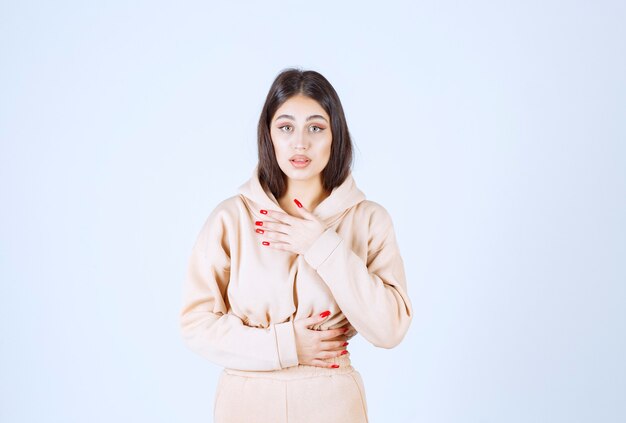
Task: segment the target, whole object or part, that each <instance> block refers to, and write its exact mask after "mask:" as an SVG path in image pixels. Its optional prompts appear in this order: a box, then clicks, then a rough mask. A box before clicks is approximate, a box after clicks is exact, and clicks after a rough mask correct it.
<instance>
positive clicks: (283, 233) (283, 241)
mask: <svg viewBox="0 0 626 423" xmlns="http://www.w3.org/2000/svg"><path fill="white" fill-rule="evenodd" d="M294 201H295V203H296V204H297V205H298V212H299V213H300V214H301V215H302V217H301V218H300V217H296V216H291V215H289V214H287V213H283V212H279V211H275V210H266V211H265V210H264V211H261V213H264V214H266V215H267V216H268V217H271V218H272V219H274V220H276V222H274V221H267V220H262V221H257V222H256V225H257V229H256V232H257V233H258V234H259V236H260V238H262V242H263V245H264V246H267V247H268V248H275V249H278V250H285V251H290V252H292V253H295V254H304V253H305V252H306V251H307V250H308V249H309V247H310V246H311V245H312V244H313V243H314V242H315V241H316V240H317V239H318V238H319V237H320V235H322V234H323V233H324V231H326V226H325V225H324V222H323V221H322V220H320V219H319V218H318V217H317V216H315V215H314V214H313V213H311V212H310V211H308V210H307V209H306V208H305V207H304V206H302V207H300V206H301V204H300V203H299V202H298V201H297V200H294ZM259 223H260V224H259Z"/></svg>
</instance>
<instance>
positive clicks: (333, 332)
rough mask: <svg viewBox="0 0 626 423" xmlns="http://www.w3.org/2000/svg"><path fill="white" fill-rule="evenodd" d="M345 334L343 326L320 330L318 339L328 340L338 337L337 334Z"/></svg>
mask: <svg viewBox="0 0 626 423" xmlns="http://www.w3.org/2000/svg"><path fill="white" fill-rule="evenodd" d="M343 334H345V330H344V328H339V329H328V330H324V331H322V332H321V337H320V339H322V340H329V339H333V338H336V337H338V336H339V335H343Z"/></svg>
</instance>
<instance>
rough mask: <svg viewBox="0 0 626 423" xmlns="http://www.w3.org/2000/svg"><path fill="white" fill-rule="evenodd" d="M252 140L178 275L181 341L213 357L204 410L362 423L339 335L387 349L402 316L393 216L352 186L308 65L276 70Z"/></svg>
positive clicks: (331, 93) (345, 146)
mask: <svg viewBox="0 0 626 423" xmlns="http://www.w3.org/2000/svg"><path fill="white" fill-rule="evenodd" d="M258 148H259V162H258V164H257V165H256V167H255V169H254V171H253V172H252V177H251V178H250V179H249V180H248V181H247V182H246V183H244V184H243V185H241V186H240V187H239V189H238V193H237V195H234V196H232V197H230V198H227V199H225V200H223V201H222V202H220V203H219V204H218V205H217V206H216V207H215V209H214V210H213V211H212V212H211V213H210V215H209V217H208V218H207V220H206V221H205V223H204V225H203V227H202V229H201V231H200V234H199V236H198V238H197V239H196V242H195V245H194V247H193V250H192V255H191V259H190V261H189V269H188V274H187V278H186V280H185V286H184V288H185V289H184V297H183V298H184V300H183V301H184V304H183V307H182V311H181V315H180V323H181V330H182V335H183V338H184V340H185V342H186V344H187V345H188V347H189V348H190V349H191V350H193V351H195V352H196V353H198V354H200V355H201V356H202V357H205V358H206V359H207V360H210V361H211V362H213V363H216V364H218V365H220V366H223V367H224V370H223V371H222V373H221V376H220V379H219V381H218V386H217V393H216V396H215V400H214V404H213V407H214V409H213V412H214V421H215V422H216V423H222V422H229V423H238V422H241V423H250V422H268V423H279V422H298V423H301V422H316V423H319V422H324V423H334V422H337V423H338V422H341V423H349V422H359V423H361V422H367V401H366V395H365V390H364V384H363V381H362V379H361V375H360V373H359V372H358V371H357V370H356V369H355V368H354V367H352V366H351V364H350V353H348V351H347V350H346V346H347V345H348V342H347V340H348V339H350V338H351V337H352V336H354V335H355V334H356V333H357V332H358V333H360V334H361V335H362V336H363V337H364V338H365V339H366V340H367V341H369V342H370V343H372V344H373V345H375V346H378V347H382V348H393V347H395V346H396V345H398V344H399V343H400V342H401V341H402V339H403V338H404V336H405V334H406V332H407V330H408V328H409V325H410V323H411V320H412V316H413V313H412V306H411V302H410V300H409V297H408V293H407V285H406V279H405V273H404V264H403V260H402V258H401V255H400V251H399V248H398V244H397V242H396V237H395V233H394V227H393V223H392V219H391V217H390V215H389V213H388V212H387V211H386V209H385V208H384V207H383V206H381V205H380V204H378V203H376V202H374V201H370V200H366V198H365V195H364V194H363V192H362V191H361V190H359V188H357V186H356V183H355V181H354V178H353V177H352V173H351V165H352V154H353V153H352V142H351V139H350V135H349V132H348V126H347V124H346V119H345V116H344V112H343V108H342V106H341V102H340V101H339V97H338V96H337V93H336V92H335V90H334V88H333V87H332V85H331V84H330V83H329V82H328V81H327V80H326V78H324V77H323V76H322V75H320V74H319V73H317V72H315V71H301V70H298V69H287V70H285V71H283V72H281V73H280V74H279V75H278V76H277V77H276V79H275V81H274V83H273V84H272V86H271V88H270V91H269V93H268V95H267V98H266V101H265V104H264V106H263V110H262V112H261V117H260V119H259V125H258Z"/></svg>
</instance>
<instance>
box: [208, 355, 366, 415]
mask: <svg viewBox="0 0 626 423" xmlns="http://www.w3.org/2000/svg"><path fill="white" fill-rule="evenodd" d="M349 355H350V354H349V353H348V354H346V355H344V356H340V357H335V358H332V359H330V360H327V361H329V362H332V363H337V364H339V366H340V367H339V368H337V369H327V368H324V367H317V366H306V365H302V364H300V365H298V366H293V367H288V368H286V369H282V370H276V371H270V372H251V371H243V370H234V369H224V370H223V371H222V373H221V375H220V378H219V381H218V384H217V392H216V394H215V402H214V410H213V421H214V422H215V423H309V422H310V423H340V422H341V423H367V421H368V419H367V401H366V397H365V388H364V386H363V380H362V379H361V374H360V373H359V372H358V371H357V370H356V369H354V368H353V367H352V366H351V365H350V359H349Z"/></svg>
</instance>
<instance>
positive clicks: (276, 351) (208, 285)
mask: <svg viewBox="0 0 626 423" xmlns="http://www.w3.org/2000/svg"><path fill="white" fill-rule="evenodd" d="M225 218H227V215H226V213H225V212H220V211H219V209H218V208H216V209H215V210H214V211H213V212H212V213H211V215H210V216H209V218H208V219H207V220H206V222H205V224H204V226H203V227H202V230H201V231H200V234H199V235H198V237H197V239H196V242H195V244H194V246H193V249H192V253H191V258H190V259H189V264H188V269H187V276H186V279H185V283H184V287H183V307H182V309H181V312H180V316H179V319H180V328H181V332H182V336H183V339H184V342H185V343H186V345H187V346H188V347H189V348H190V349H191V350H192V351H194V352H195V353H197V354H199V355H200V356H202V357H204V358H206V359H207V360H209V361H211V362H213V363H215V364H218V365H221V366H224V367H226V368H232V369H239V370H256V371H264V370H278V369H282V368H286V367H291V366H295V365H297V364H298V355H297V351H296V342H295V332H294V328H293V322H292V321H291V320H289V321H286V322H283V323H277V324H272V325H270V326H269V327H268V328H254V327H250V326H246V325H244V323H243V321H242V319H241V318H239V317H238V316H236V315H235V314H233V313H231V312H228V309H227V306H226V302H225V298H226V297H227V295H228V294H227V289H228V283H229V280H230V247H229V240H228V234H227V230H226V223H225Z"/></svg>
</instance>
